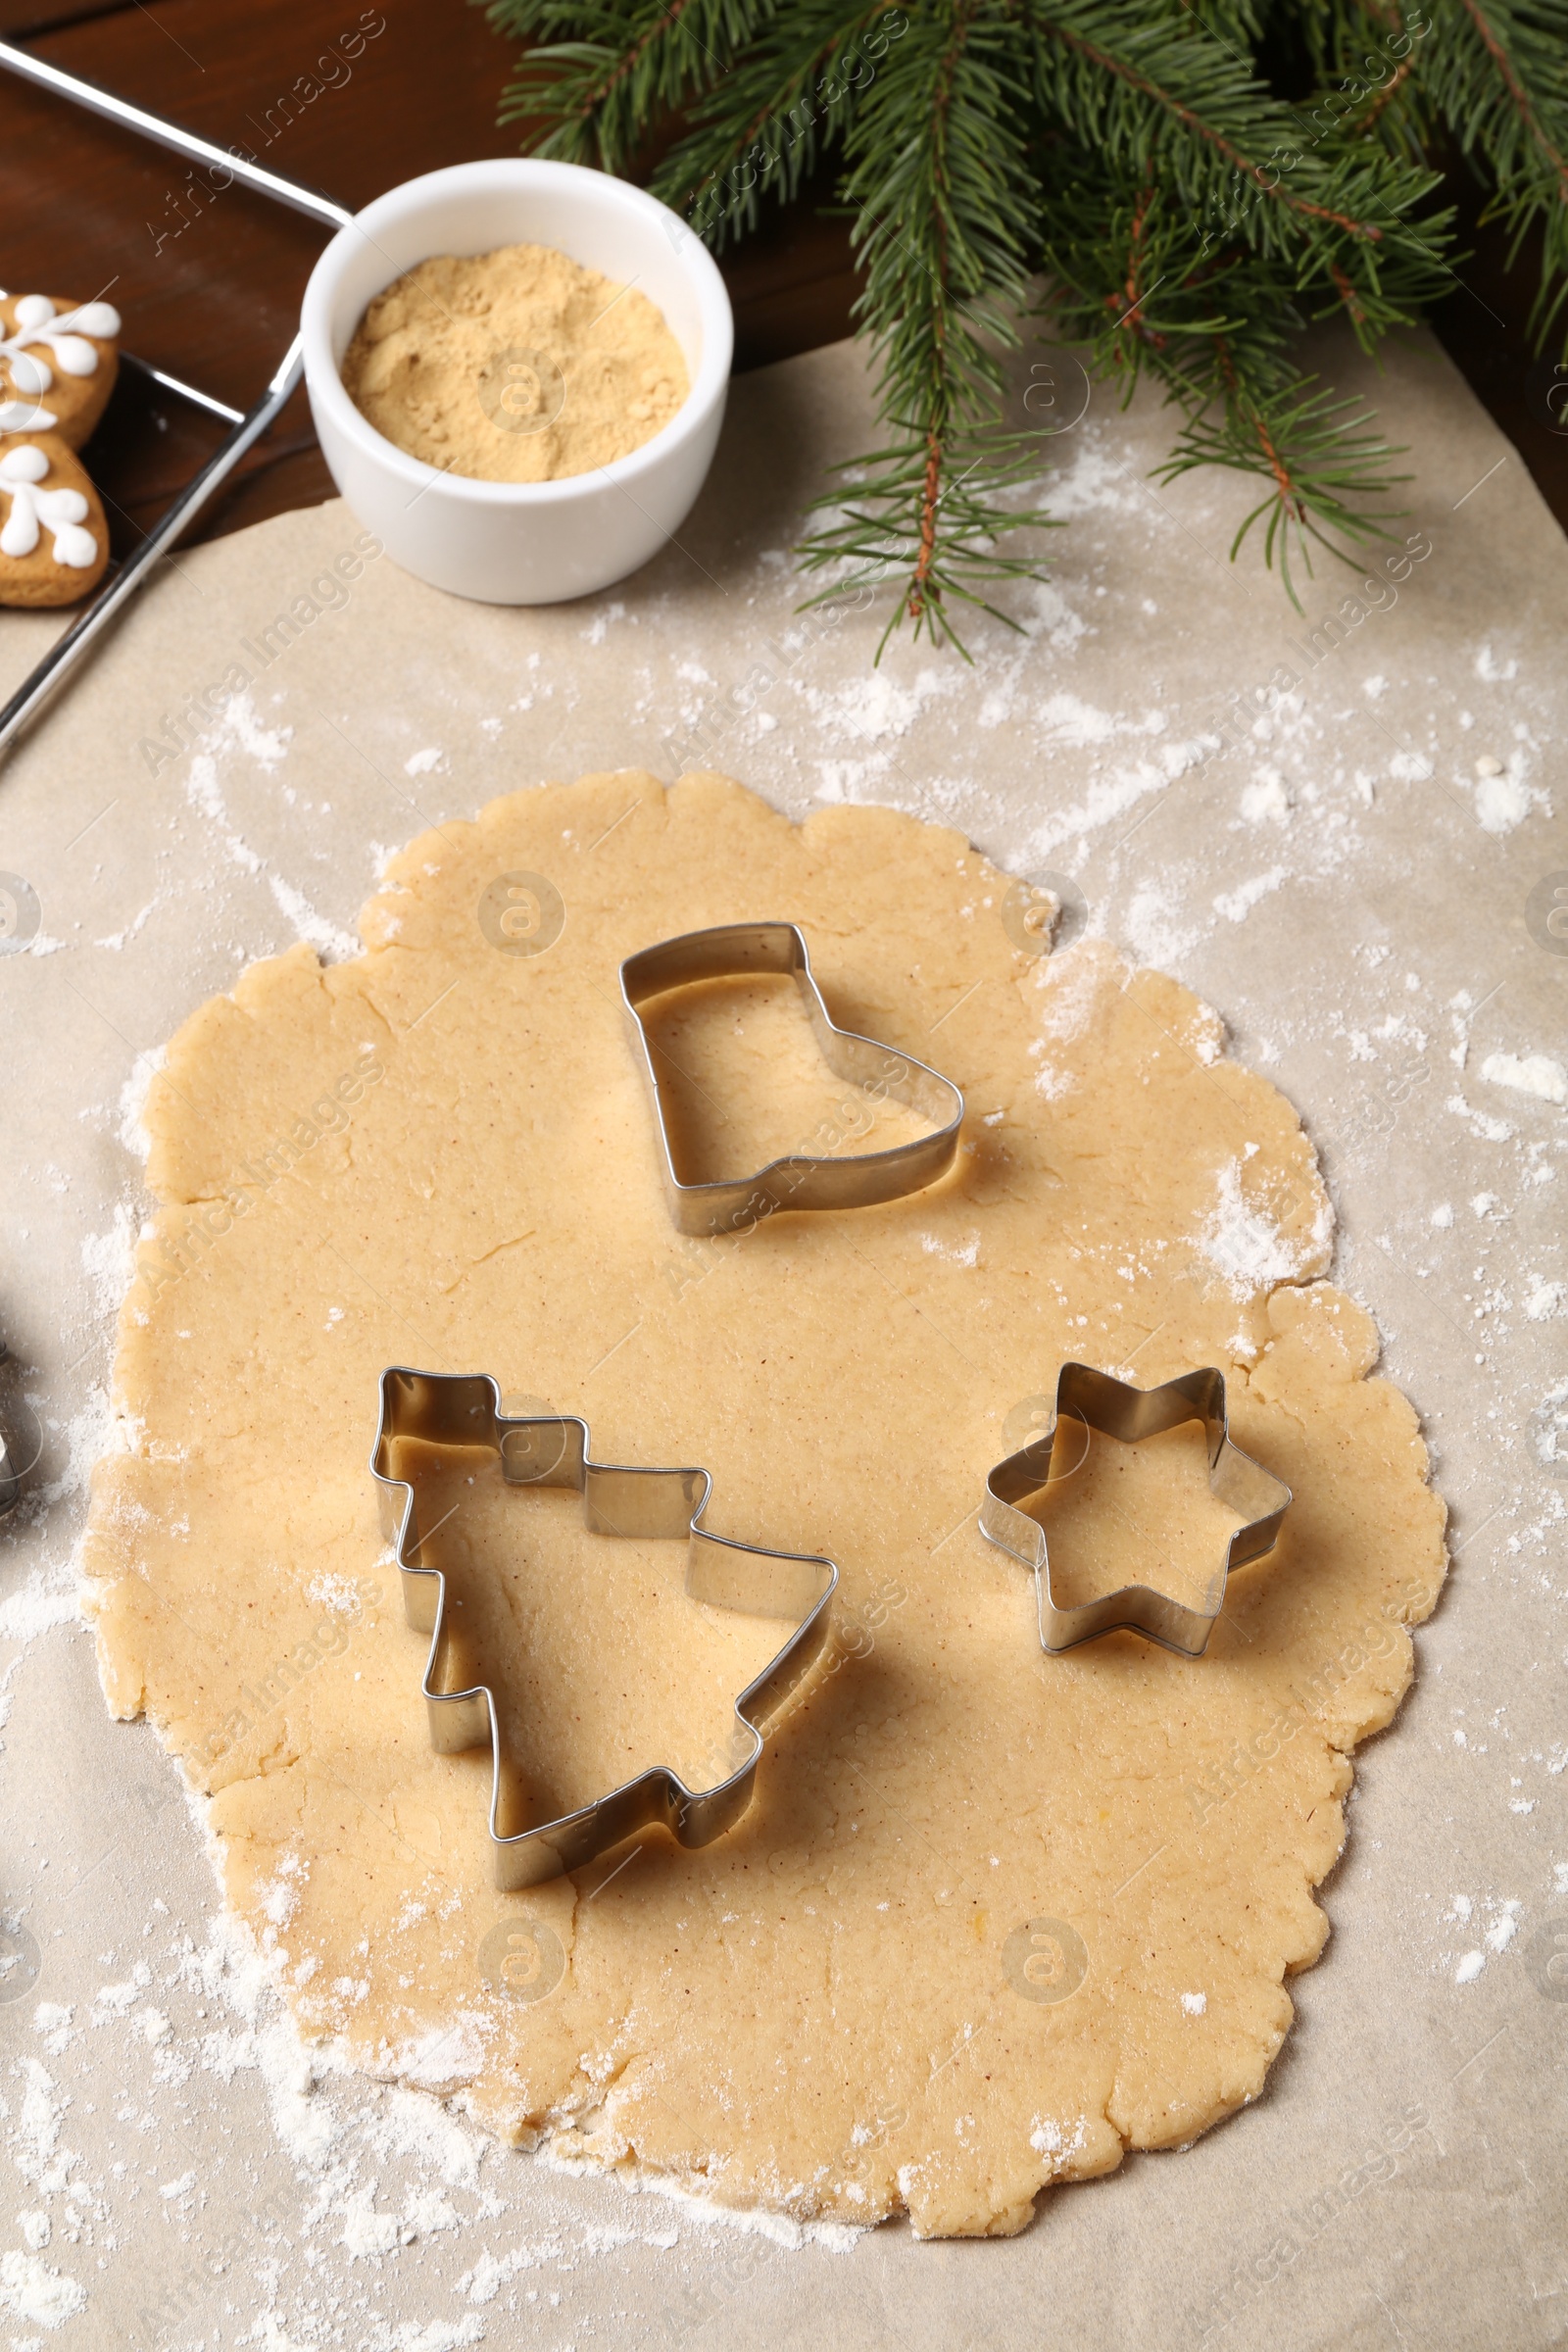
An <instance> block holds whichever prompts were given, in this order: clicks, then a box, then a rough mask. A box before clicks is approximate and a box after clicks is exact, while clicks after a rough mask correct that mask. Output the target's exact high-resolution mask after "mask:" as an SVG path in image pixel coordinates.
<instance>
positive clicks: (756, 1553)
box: [370, 1364, 839, 1888]
mask: <svg viewBox="0 0 1568 2352" xmlns="http://www.w3.org/2000/svg"><path fill="white" fill-rule="evenodd" d="M400 1438H422V1439H424V1440H425V1441H426V1442H427V1443H429V1444H432V1445H438V1446H493V1447H494V1449H495V1451H496V1452H497V1454H498V1455H499V1456H500V1461H501V1475H502V1477H503V1478H504V1479H505V1480H506V1481H507V1483H508V1484H509V1485H511V1486H543V1487H569V1488H574V1489H575V1490H576V1492H577V1493H578V1494H580V1495H581V1496H582V1498H583V1518H584V1521H585V1523H586V1525H587V1526H588V1527H589V1528H590V1529H591V1530H592V1531H593V1532H594V1533H595V1534H597V1535H603V1536H651V1537H669V1538H670V1539H671V1540H678V1539H681V1538H684V1539H685V1540H686V1542H687V1544H688V1545H689V1552H688V1559H687V1568H686V1590H687V1592H688V1593H690V1594H691V1596H692V1598H693V1599H694V1600H705V1601H709V1602H711V1603H712V1604H713V1605H714V1606H715V1607H718V1608H724V1609H737V1610H743V1611H745V1612H746V1613H747V1614H748V1615H751V1616H756V1617H781V1618H789V1619H790V1620H791V1621H792V1622H793V1623H794V1626H795V1630H794V1632H793V1633H792V1634H791V1635H790V1638H789V1640H788V1641H787V1642H785V1643H784V1645H783V1647H782V1648H781V1649H780V1650H779V1651H778V1653H777V1655H776V1656H775V1657H774V1658H772V1659H771V1661H770V1662H769V1663H768V1664H767V1665H766V1666H764V1667H763V1669H762V1671H761V1673H760V1675H758V1677H757V1678H756V1680H755V1681H754V1682H751V1683H749V1684H748V1685H747V1687H746V1689H745V1690H744V1691H742V1692H741V1694H740V1696H739V1698H738V1699H737V1700H736V1701H735V1720H736V1723H737V1724H738V1725H739V1727H740V1729H741V1730H742V1731H743V1732H744V1733H745V1734H746V1735H747V1737H748V1739H749V1741H750V1746H751V1753H750V1754H749V1755H748V1756H747V1758H746V1759H745V1761H744V1762H743V1763H742V1764H741V1765H740V1766H739V1768H738V1769H737V1770H736V1771H734V1772H732V1773H731V1774H730V1775H729V1777H728V1779H727V1780H724V1781H720V1782H719V1783H718V1784H717V1785H716V1786H715V1787H714V1788H711V1789H688V1788H687V1787H686V1784H685V1783H684V1781H682V1780H681V1779H680V1777H679V1776H678V1774H676V1773H674V1772H672V1771H671V1770H670V1769H669V1767H668V1766H667V1765H663V1764H656V1765H653V1766H652V1767H650V1769H649V1770H648V1771H646V1772H642V1773H639V1774H638V1775H637V1776H636V1778H635V1779H634V1780H630V1781H626V1782H623V1783H622V1785H621V1786H620V1787H619V1788H618V1789H611V1790H610V1792H609V1793H608V1795H605V1796H602V1797H599V1798H598V1799H597V1800H596V1801H595V1802H594V1803H593V1804H591V1805H583V1806H581V1807H579V1808H578V1810H577V1811H575V1812H572V1813H566V1814H563V1815H562V1816H561V1818H560V1819H559V1820H556V1821H546V1822H539V1823H535V1824H533V1825H531V1826H519V1825H518V1824H517V1822H516V1821H515V1819H514V1818H512V1815H513V1814H514V1813H515V1811H516V1810H517V1809H518V1808H517V1804H516V1799H515V1796H514V1795H513V1793H512V1792H511V1791H510V1790H509V1789H507V1788H506V1787H505V1785H504V1782H503V1776H502V1757H501V1736H500V1728H499V1723H498V1719H497V1714H496V1702H495V1695H494V1692H493V1691H491V1689H490V1687H489V1686H488V1684H484V1683H476V1684H474V1685H473V1686H472V1687H471V1688H470V1689H468V1690H463V1691H454V1690H449V1689H447V1688H445V1687H444V1686H445V1683H446V1680H447V1670H448V1642H447V1640H446V1631H447V1629H446V1591H447V1586H446V1577H445V1575H444V1574H443V1572H442V1570H441V1569H439V1568H427V1567H425V1566H424V1565H423V1563H422V1560H421V1557H420V1554H421V1552H422V1549H423V1546H424V1544H425V1543H426V1542H427V1541H428V1540H429V1538H430V1537H431V1536H433V1535H434V1534H435V1532H436V1530H435V1529H434V1528H431V1529H429V1530H428V1531H424V1532H421V1530H420V1527H419V1519H418V1508H419V1497H418V1492H417V1488H416V1487H414V1486H413V1485H411V1484H410V1483H409V1482H408V1481H407V1480H405V1479H400V1478H397V1477H396V1476H395V1475H394V1474H393V1465H392V1456H393V1448H394V1446H395V1445H396V1442H397V1440H398V1439H400ZM588 1448H589V1432H588V1424H587V1422H586V1421H579V1420H578V1419H576V1418H575V1416H573V1415H570V1414H537V1415H533V1414H530V1415H527V1416H518V1417H513V1416H509V1415H508V1414H506V1413H504V1412H503V1411H502V1409H501V1392H500V1390H499V1388H498V1387H497V1385H496V1383H495V1382H494V1381H493V1380H492V1379H490V1378H489V1376H488V1375H487V1374H484V1373H445V1372H417V1371H414V1370H412V1369H411V1368H410V1367H409V1366H407V1365H404V1364H393V1365H390V1366H389V1367H388V1369H387V1370H386V1371H384V1372H383V1373H382V1375H381V1418H380V1424H379V1426H378V1428H377V1430H376V1437H375V1449H374V1451H373V1452H372V1454H371V1455H370V1472H371V1475H372V1477H373V1478H374V1479H375V1482H376V1486H377V1489H378V1491H379V1499H380V1510H381V1532H382V1534H383V1535H384V1536H385V1538H386V1540H387V1542H388V1543H389V1544H392V1546H393V1549H394V1557H395V1558H396V1561H397V1565H398V1567H399V1569H400V1570H401V1571H402V1578H403V1606H404V1613H405V1615H406V1616H407V1618H408V1621H409V1623H410V1625H411V1626H413V1627H414V1629H415V1631H416V1632H417V1633H427V1634H428V1635H429V1636H430V1650H429V1655H428V1657H427V1659H426V1661H425V1669H424V1681H423V1684H422V1685H421V1690H422V1693H423V1696H424V1700H425V1703H426V1707H427V1709H428V1712H429V1718H430V1744H431V1746H432V1747H433V1748H434V1749H435V1750H436V1752H437V1754H438V1755H457V1754H460V1753H461V1752H462V1751H463V1750H464V1749H466V1748H471V1747H482V1746H484V1745H485V1743H486V1742H487V1741H488V1742H489V1746H490V1752H491V1758H492V1768H491V1782H490V1837H491V1839H492V1843H493V1849H494V1854H495V1873H496V1885H497V1886H498V1887H506V1888H514V1887H536V1886H538V1885H540V1884H541V1882H542V1881H544V1880H546V1879H554V1878H559V1877H560V1876H561V1874H562V1873H563V1872H564V1871H568V1870H578V1869H580V1868H581V1867H582V1866H583V1864H584V1863H587V1862H591V1861H593V1860H594V1858H595V1857H596V1856H597V1855H599V1854H603V1853H606V1852H608V1851H609V1849H610V1848H611V1847H612V1846H615V1845H619V1844H620V1843H621V1842H622V1841H623V1840H624V1839H625V1838H631V1837H634V1836H635V1835H636V1833H637V1832H638V1831H639V1830H642V1829H646V1828H647V1827H648V1825H649V1824H650V1823H651V1822H662V1823H663V1825H664V1827H665V1828H666V1829H667V1830H668V1831H669V1833H670V1835H671V1836H672V1837H673V1838H676V1839H677V1840H678V1842H679V1843H680V1844H682V1845H686V1846H696V1845H707V1844H709V1843H710V1842H711V1840H712V1839H713V1838H718V1837H721V1836H722V1835H723V1833H724V1832H725V1831H726V1830H728V1829H732V1828H733V1827H734V1825H735V1823H736V1822H738V1821H739V1820H740V1818H741V1815H742V1814H743V1813H744V1812H745V1811H746V1808H747V1806H748V1805H749V1804H750V1803H751V1801H752V1793H753V1789H754V1787H755V1785H756V1780H757V1765H758V1759H759V1758H760V1755H761V1753H762V1745H763V1737H762V1734H763V1727H764V1726H765V1725H768V1724H770V1723H771V1722H772V1720H773V1719H774V1717H775V1716H777V1715H778V1714H779V1712H780V1711H781V1709H782V1708H783V1706H784V1705H785V1702H786V1701H787V1700H788V1699H789V1697H790V1696H791V1694H792V1693H793V1691H795V1690H796V1689H797V1688H798V1686H799V1685H800V1684H801V1683H802V1682H803V1681H804V1680H805V1678H806V1676H807V1675H808V1674H809V1671H810V1669H811V1667H812V1665H813V1664H814V1663H815V1661H816V1659H817V1657H818V1656H819V1655H820V1653H821V1650H822V1648H823V1646H824V1644H825V1642H826V1641H827V1637H828V1631H829V1621H830V1616H831V1606H832V1599H833V1594H834V1593H835V1592H836V1590H837V1588H838V1581H839V1572H838V1569H837V1567H836V1565H835V1564H834V1562H833V1561H832V1560H830V1559H826V1558H823V1557H820V1556H818V1555H816V1554H814V1553H809V1552H796V1551H771V1550H768V1549H765V1548H764V1547H763V1546H762V1545H761V1544H741V1543H737V1542H736V1541H735V1540H734V1539H733V1538H731V1537H729V1536H715V1535H713V1534H712V1533H711V1531H710V1530H709V1529H708V1528H706V1527H704V1526H703V1525H702V1519H703V1514H704V1512H705V1511H706V1510H707V1508H708V1499H709V1496H710V1495H711V1492H712V1481H711V1478H710V1477H709V1474H708V1472H707V1471H706V1470H696V1469H678V1470H645V1469H633V1468H628V1467H627V1466H625V1465H624V1464H620V1463H609V1462H596V1461H594V1460H592V1459H591V1458H590V1455H589V1450H588Z"/></svg>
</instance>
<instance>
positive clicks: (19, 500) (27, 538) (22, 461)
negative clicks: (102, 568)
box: [0, 441, 98, 571]
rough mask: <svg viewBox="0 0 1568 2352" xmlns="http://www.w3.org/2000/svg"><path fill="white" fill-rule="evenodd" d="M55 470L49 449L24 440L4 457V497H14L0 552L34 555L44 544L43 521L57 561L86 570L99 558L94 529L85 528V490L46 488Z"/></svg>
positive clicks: (0, 468) (0, 475)
mask: <svg viewBox="0 0 1568 2352" xmlns="http://www.w3.org/2000/svg"><path fill="white" fill-rule="evenodd" d="M48 471H49V458H48V453H47V452H46V451H44V450H41V449H39V448H38V447H37V446H36V444H35V443H33V442H31V441H25V442H24V443H23V445H22V447H21V448H20V449H8V450H7V451H6V453H5V456H4V457H3V458H0V496H4V497H8V498H9V499H10V501H11V512H10V514H9V515H7V516H6V521H5V528H4V529H3V530H0V555H3V556H30V555H31V554H32V551H33V549H34V548H35V547H36V546H37V544H38V526H39V524H40V523H42V524H43V525H44V527H45V528H46V529H47V530H48V531H49V532H50V533H51V535H52V537H53V540H54V551H53V552H54V559H55V562H56V563H57V564H67V565H69V566H70V568H71V569H72V570H73V571H86V570H87V569H88V568H89V566H90V565H91V564H96V563H97V561H98V546H97V542H96V541H95V540H94V538H93V535H92V533H91V531H84V530H83V529H82V528H81V525H82V523H83V522H85V520H86V518H87V501H86V500H85V499H84V498H83V496H82V494H81V492H80V491H79V490H40V489H39V487H38V484H39V483H40V482H41V481H43V480H44V478H45V476H46V475H47V474H48Z"/></svg>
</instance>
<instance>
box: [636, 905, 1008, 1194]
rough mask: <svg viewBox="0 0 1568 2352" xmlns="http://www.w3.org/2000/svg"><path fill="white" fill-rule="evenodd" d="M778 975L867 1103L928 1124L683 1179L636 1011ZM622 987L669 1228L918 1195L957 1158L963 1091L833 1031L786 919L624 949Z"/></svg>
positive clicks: (892, 1051) (834, 1065) (795, 929)
mask: <svg viewBox="0 0 1568 2352" xmlns="http://www.w3.org/2000/svg"><path fill="white" fill-rule="evenodd" d="M759 972H777V973H784V974H787V975H788V977H789V978H791V979H793V980H794V982H795V984H796V986H797V988H798V989H799V990H800V993H801V997H802V1000H803V1002H804V1004H805V1005H806V1010H807V1013H808V1015H809V1019H810V1023H811V1029H812V1033H813V1035H814V1036H815V1039H816V1043H817V1048H818V1050H819V1052H820V1053H821V1055H822V1058H823V1060H824V1061H825V1062H826V1063H827V1065H828V1068H829V1069H830V1070H831V1071H832V1072H833V1074H834V1076H835V1077H836V1078H845V1079H848V1080H850V1081H851V1082H852V1084H854V1085H856V1086H858V1087H859V1088H860V1089H861V1090H862V1091H863V1092H864V1093H865V1094H867V1095H869V1096H870V1097H871V1098H872V1099H873V1100H879V1099H880V1098H881V1097H882V1096H885V1095H891V1096H892V1097H893V1098H894V1100H895V1101H896V1102H899V1103H907V1104H908V1106H909V1107H910V1109H912V1110H917V1111H918V1112H919V1113H920V1114H921V1116H922V1117H923V1118H926V1119H929V1120H930V1121H931V1122H932V1132H931V1133H930V1134H929V1135H921V1136H917V1137H916V1138H915V1140H914V1141H913V1143H909V1144H895V1145H893V1146H892V1147H890V1149H888V1150H887V1151H884V1152H857V1153H855V1154H853V1155H851V1154H846V1155H844V1156H843V1157H829V1156H827V1155H825V1154H822V1153H817V1152H788V1153H786V1154H785V1156H784V1157H783V1158H781V1159H774V1160H769V1162H768V1164H767V1166H766V1167H765V1168H759V1170H758V1171H757V1173H756V1175H755V1176H735V1177H724V1178H721V1179H719V1180H718V1181H717V1182H715V1183H711V1184H687V1183H685V1182H683V1180H682V1178H681V1176H680V1173H679V1170H678V1169H677V1167H676V1165H675V1154H674V1152H673V1150H672V1148H671V1145H670V1136H669V1121H668V1118H667V1116H666V1106H665V1100H664V1092H663V1087H662V1083H661V1079H660V1074H659V1063H658V1060H657V1058H656V1056H655V1051H654V1046H653V1042H652V1040H651V1039H650V1037H649V1035H648V1030H647V1027H646V1025H645V1022H644V1019H643V1008H644V1006H645V1005H648V1004H649V1003H650V1002H651V1001H652V1000H653V999H654V998H655V997H659V996H662V995H664V994H665V992H666V991H667V990H669V989H673V988H685V987H687V986H688V985H689V984H690V983H691V982H693V981H696V980H718V979H735V978H740V977H750V976H751V975H753V974H755V973H759ZM620 993H621V999H622V1002H623V1004H624V1005H625V1008H626V1018H627V1022H628V1025H629V1028H630V1032H631V1036H632V1042H633V1049H634V1051H635V1052H636V1053H637V1054H639V1056H640V1058H641V1060H642V1065H643V1068H644V1070H645V1071H646V1072H647V1076H648V1083H649V1086H650V1088H651V1089H652V1093H653V1104H654V1119H655V1123H656V1125H657V1127H658V1129H659V1151H660V1162H661V1168H662V1175H663V1179H664V1189H665V1191H666V1193H667V1194H668V1197H669V1205H670V1213H671V1215H672V1216H673V1217H674V1220H675V1224H676V1227H677V1229H678V1230H679V1231H680V1232H681V1233H689V1234H707V1235H713V1234H725V1233H736V1232H739V1231H743V1230H748V1229H749V1228H750V1227H751V1226H753V1225H755V1224H756V1222H757V1220H758V1218H759V1217H765V1216H770V1215H771V1214H772V1213H773V1212H774V1210H776V1209H781V1208H798V1209H809V1208H870V1207H872V1206H874V1205H876V1204H877V1203H878V1202H881V1201H897V1200H900V1199H902V1197H903V1196H904V1195H905V1194H906V1193H918V1192H923V1191H924V1190H925V1188H926V1186H927V1185H931V1184H935V1183H936V1182H937V1181H938V1179H939V1178H940V1177H943V1176H945V1175H946V1174H947V1172H948V1170H949V1169H950V1168H951V1167H952V1166H953V1163H954V1161H955V1160H956V1157H957V1154H958V1130H959V1128H960V1127H961V1126H962V1124H963V1096H962V1095H961V1093H960V1092H959V1090H958V1089H957V1087H956V1086H955V1085H954V1083H953V1081H952V1079H951V1078H944V1077H943V1075H942V1073H941V1071H940V1070H934V1069H932V1068H931V1067H930V1065H929V1063H927V1062H923V1061H916V1059H915V1058H914V1056H913V1054H901V1053H900V1052H899V1051H898V1050H897V1049H896V1048H895V1047H892V1046H881V1045H878V1044H877V1043H876V1041H875V1040H874V1039H873V1038H869V1037H861V1036H859V1035H858V1034H857V1032H856V1031H854V1030H853V1029H841V1028H839V1027H838V1025H837V1023H836V1022H835V1021H834V1019H833V1017H832V1015H831V1014H830V1013H829V1011H828V1008H827V1006H826V1005H825V1004H824V1003H823V1001H822V992H821V990H820V989H819V988H818V987H817V984H816V979H815V976H814V974H813V973H812V970H811V958H810V955H809V951H808V949H807V945H806V940H805V937H804V935H803V934H802V932H801V930H800V928H799V926H798V925H797V924H795V923H783V922H761V923H719V924H716V925H714V926H713V927H712V928H711V929H709V930H706V931H686V932H683V933H682V934H681V936H680V937H679V938H678V939H665V940H661V941H660V942H659V944H658V945H657V946H655V947H651V948H643V949H640V950H639V951H638V953H637V954H636V955H635V956H627V957H626V960H625V962H624V963H623V964H622V965H621V967H620Z"/></svg>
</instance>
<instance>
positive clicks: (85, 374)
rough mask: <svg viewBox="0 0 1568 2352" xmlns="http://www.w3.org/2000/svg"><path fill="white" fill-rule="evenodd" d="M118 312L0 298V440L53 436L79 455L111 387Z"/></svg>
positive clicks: (45, 298)
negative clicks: (12, 436)
mask: <svg viewBox="0 0 1568 2352" xmlns="http://www.w3.org/2000/svg"><path fill="white" fill-rule="evenodd" d="M119 332H120V313H119V312H118V311H117V310H116V309H115V307H114V305H113V303H108V302H83V303H78V304H75V305H73V304H71V303H69V302H66V301H64V300H58V301H57V300H55V299H54V298H53V297H52V296H50V295H48V294H0V436H3V435H5V434H8V433H57V434H58V435H59V437H60V439H61V440H62V441H64V442H65V443H66V444H67V446H68V447H69V448H71V449H79V448H80V447H81V445H82V443H83V442H84V441H85V440H86V438H87V435H88V434H89V433H90V432H91V431H92V428H93V426H94V425H95V424H96V423H97V421H98V419H99V417H101V416H102V415H103V413H104V409H105V406H106V404H107V402H108V399H109V395H110V393H111V392H112V391H113V390H114V388H115V373H116V370H117V368H119V365H120V356H119V353H118V352H117V351H116V349H115V337H116V336H117V335H118V334H119Z"/></svg>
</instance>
